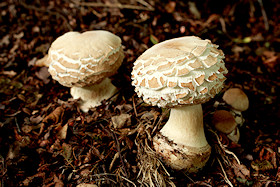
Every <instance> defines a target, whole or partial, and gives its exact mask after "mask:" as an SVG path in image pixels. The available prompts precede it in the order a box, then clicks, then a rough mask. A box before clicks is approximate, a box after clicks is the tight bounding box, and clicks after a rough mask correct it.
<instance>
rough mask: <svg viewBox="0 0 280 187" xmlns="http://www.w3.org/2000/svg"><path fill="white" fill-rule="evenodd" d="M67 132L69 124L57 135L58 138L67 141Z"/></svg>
mask: <svg viewBox="0 0 280 187" xmlns="http://www.w3.org/2000/svg"><path fill="white" fill-rule="evenodd" d="M67 130H68V123H67V124H66V125H64V126H63V127H62V128H61V129H60V131H59V132H58V133H57V137H58V138H59V139H61V140H64V139H66V136H67Z"/></svg>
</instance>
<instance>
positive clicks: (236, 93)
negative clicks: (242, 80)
mask: <svg viewBox="0 0 280 187" xmlns="http://www.w3.org/2000/svg"><path fill="white" fill-rule="evenodd" d="M223 100H224V101H225V102H226V103H227V104H229V105H230V106H231V107H232V108H233V109H235V110H237V111H245V110H247V109H248V108H249V99H248V97H247V95H246V94H245V93H244V92H243V91H242V90H241V89H240V88H230V89H228V90H227V91H226V92H225V93H224V95H223Z"/></svg>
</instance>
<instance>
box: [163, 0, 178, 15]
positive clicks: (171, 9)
mask: <svg viewBox="0 0 280 187" xmlns="http://www.w3.org/2000/svg"><path fill="white" fill-rule="evenodd" d="M175 7H176V2H175V1H170V2H168V3H167V5H165V10H166V12H167V13H172V12H174V10H175Z"/></svg>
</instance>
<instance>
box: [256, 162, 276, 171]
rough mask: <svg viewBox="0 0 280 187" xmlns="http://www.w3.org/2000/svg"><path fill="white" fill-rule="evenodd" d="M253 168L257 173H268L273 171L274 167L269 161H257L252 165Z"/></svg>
mask: <svg viewBox="0 0 280 187" xmlns="http://www.w3.org/2000/svg"><path fill="white" fill-rule="evenodd" d="M251 167H252V168H253V169H254V170H256V171H266V170H271V169H273V165H272V164H271V163H270V162H269V161H268V160H261V161H260V160H256V161H253V162H252V163H251Z"/></svg>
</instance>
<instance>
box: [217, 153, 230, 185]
mask: <svg viewBox="0 0 280 187" xmlns="http://www.w3.org/2000/svg"><path fill="white" fill-rule="evenodd" d="M217 160H218V162H219V164H220V166H221V169H222V171H223V174H224V176H223V177H224V178H225V181H226V183H228V185H229V186H231V187H233V185H232V183H231V182H230V180H229V179H228V177H227V174H226V172H225V170H224V167H223V165H222V163H221V161H220V160H219V158H217Z"/></svg>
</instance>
